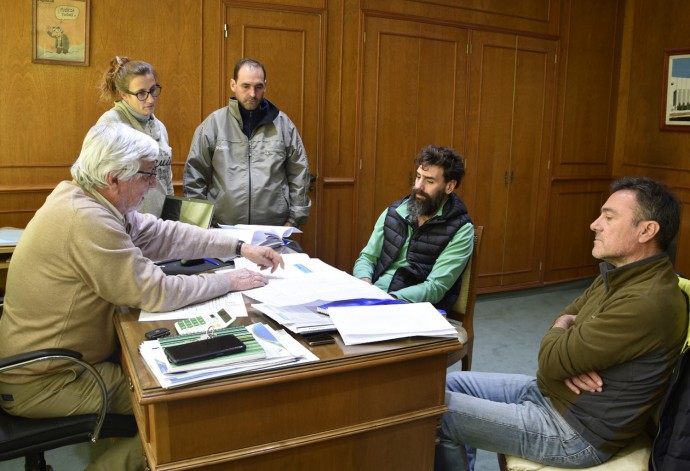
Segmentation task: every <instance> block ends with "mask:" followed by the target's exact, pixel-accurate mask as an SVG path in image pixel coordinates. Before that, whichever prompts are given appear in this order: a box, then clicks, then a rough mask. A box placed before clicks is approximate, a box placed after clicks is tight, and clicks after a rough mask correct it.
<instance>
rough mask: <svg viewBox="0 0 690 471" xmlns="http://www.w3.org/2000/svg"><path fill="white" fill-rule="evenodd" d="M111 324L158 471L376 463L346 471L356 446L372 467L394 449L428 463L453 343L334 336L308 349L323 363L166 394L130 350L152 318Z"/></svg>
mask: <svg viewBox="0 0 690 471" xmlns="http://www.w3.org/2000/svg"><path fill="white" fill-rule="evenodd" d="M253 320H258V319H248V320H247V322H251V321H253ZM260 320H262V321H264V322H267V321H266V320H265V319H260ZM117 324H118V335H119V336H120V338H121V341H122V344H123V350H124V351H123V360H124V361H123V367H124V368H125V370H126V374H127V375H128V376H130V377H131V381H132V402H133V404H134V407H135V414H136V416H137V421H138V424H139V428H140V431H141V432H142V440H143V441H144V446H145V449H146V452H147V455H148V457H149V461H150V464H151V465H152V467H154V469H182V468H181V467H182V466H184V467H187V466H197V465H202V464H204V465H208V464H211V463H215V462H223V463H224V464H223V465H222V466H221V465H219V466H221V467H219V468H218V469H235V468H234V466H239V468H237V469H243V468H242V466H250V465H251V466H255V465H256V464H257V460H258V461H259V462H262V463H271V462H273V461H274V460H278V461H280V462H281V463H286V462H290V461H292V460H302V459H305V460H306V457H307V456H311V455H313V458H314V459H316V457H319V458H318V461H320V463H319V466H315V468H314V469H319V468H320V469H382V468H380V467H379V468H375V467H371V468H369V467H367V466H363V464H362V463H358V464H357V466H356V467H355V468H352V467H350V464H353V463H352V461H351V460H353V459H355V456H352V453H353V452H354V449H355V448H356V449H357V450H358V451H357V453H356V455H357V456H361V455H363V456H369V455H371V456H369V458H367V459H366V460H365V461H367V462H369V460H374V461H372V462H371V463H373V462H378V460H379V459H380V458H379V457H380V456H386V455H387V454H388V453H389V452H390V453H392V455H393V456H394V458H395V459H399V460H400V461H401V463H403V466H402V467H400V466H396V469H425V468H426V467H427V466H421V467H420V466H417V464H419V463H420V461H419V460H422V461H421V462H422V463H426V464H427V465H428V464H429V463H432V462H433V443H434V437H435V427H436V424H437V420H438V417H439V416H440V414H442V413H443V411H444V410H445V406H444V382H445V370H446V357H447V354H448V352H450V351H453V350H456V349H457V348H458V347H459V344H458V342H457V341H453V340H440V339H421V340H409V339H408V340H404V341H397V342H385V343H381V344H373V345H367V346H349V347H348V346H345V345H343V344H342V342H341V341H340V339H339V338H338V342H337V343H336V344H335V345H329V346H322V347H313V348H312V350H313V351H314V353H315V354H316V355H317V356H319V358H321V361H319V362H315V363H310V364H305V365H301V366H295V367H288V368H282V369H280V370H276V371H271V372H263V373H258V374H251V375H242V376H236V377H231V378H227V379H221V380H216V381H211V382H207V383H200V384H197V385H193V386H190V387H185V388H180V389H173V390H164V389H162V388H160V387H159V386H158V383H157V382H156V380H155V378H153V376H152V375H151V373H150V372H149V371H148V369H147V367H146V366H145V365H144V363H143V361H142V359H141V357H140V356H139V354H138V352H137V350H136V347H138V345H139V344H140V343H141V341H142V339H143V332H145V331H146V330H150V329H152V328H154V327H157V326H158V323H138V322H136V316H134V315H132V314H127V315H123V316H120V319H119V322H118V323H117ZM165 324H166V323H160V325H165ZM386 437H388V438H386ZM396 437H398V438H396ZM403 437H406V438H404V439H403ZM374 444H376V445H374ZM383 445H385V446H384V448H383V449H382V448H381V446H383ZM393 448H395V449H396V451H395V452H392V451H390V450H389V449H391V450H392V449H393ZM387 450H388V451H387ZM374 455H376V457H377V458H376V459H374ZM408 455H409V456H408ZM362 459H363V458H362ZM389 459H391V458H389ZM285 460H287V461H285ZM323 460H327V462H328V463H329V465H328V466H324V462H323ZM228 461H230V462H232V463H233V467H232V468H229V467H228V465H229V463H228ZM394 461H395V460H394ZM386 463H388V465H390V463H391V462H390V461H386ZM413 463H415V466H412V464H413ZM388 465H387V466H385V467H384V468H386V467H388ZM303 466H306V464H304V463H302V464H301V465H300V467H299V469H309V468H307V467H303ZM372 466H373V465H372ZM408 466H409V467H408ZM204 469H206V468H204ZM209 469H214V468H209ZM252 469H256V468H252ZM267 469H270V468H267ZM283 469H286V468H283Z"/></svg>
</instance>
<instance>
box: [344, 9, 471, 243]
mask: <svg viewBox="0 0 690 471" xmlns="http://www.w3.org/2000/svg"><path fill="white" fill-rule="evenodd" d="M364 22H365V34H366V42H365V44H364V65H363V69H362V77H363V78H362V93H361V109H362V111H361V125H360V128H361V134H360V142H361V159H362V160H361V171H360V173H359V182H358V195H357V196H358V201H357V209H356V211H357V217H358V221H357V224H358V227H357V236H356V242H357V251H359V250H360V249H361V248H362V247H364V245H365V244H366V242H367V240H368V238H369V236H370V234H371V230H372V228H373V226H374V223H375V221H376V219H377V218H378V216H379V214H380V213H381V212H382V211H383V210H384V209H385V208H386V207H387V206H388V205H390V204H391V203H392V202H393V201H396V200H398V199H400V198H402V197H403V196H405V195H407V194H409V192H410V189H411V187H412V185H413V184H414V176H415V171H416V168H415V167H414V158H415V156H416V155H417V153H418V152H419V150H420V149H421V148H422V147H424V146H426V145H429V144H436V145H446V146H452V147H454V148H456V149H457V150H458V151H460V152H461V153H463V152H464V147H465V145H464V140H465V139H464V137H465V102H466V81H467V72H466V71H467V65H466V64H467V52H466V51H467V36H468V32H467V30H464V29H460V28H449V27H445V26H438V25H435V26H432V25H427V24H423V23H417V22H411V21H404V20H396V19H388V18H377V17H365V20H364Z"/></svg>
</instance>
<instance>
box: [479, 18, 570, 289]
mask: <svg viewBox="0 0 690 471" xmlns="http://www.w3.org/2000/svg"><path fill="white" fill-rule="evenodd" d="M556 49H557V43H556V42H555V41H549V40H542V39H535V38H523V37H518V36H516V35H509V34H503V33H490V32H476V31H473V32H472V56H471V67H470V68H471V76H470V85H469V86H470V100H469V103H470V105H469V106H470V111H469V113H468V115H469V122H468V143H469V150H468V156H469V158H470V160H471V161H475V162H476V170H475V171H474V172H473V173H472V178H473V179H474V180H475V181H476V185H477V191H476V195H475V198H474V199H475V201H476V205H475V208H476V209H475V212H474V214H473V217H474V220H475V223H476V224H479V225H482V226H484V227H485V228H486V230H485V236H484V239H483V241H482V244H485V247H487V249H486V250H485V251H484V255H483V256H482V259H481V260H480V262H479V282H478V285H479V287H480V288H489V289H501V288H503V287H505V286H512V285H516V286H527V285H530V284H536V283H539V282H540V281H541V270H542V262H543V257H544V252H543V250H544V227H543V221H544V219H545V210H546V204H545V201H546V192H547V189H548V188H547V176H548V174H547V169H548V161H549V158H550V153H551V146H552V135H553V132H552V131H553V129H552V122H553V113H554V103H555V94H554V93H555V80H556V78H555V60H554V59H555V54H556Z"/></svg>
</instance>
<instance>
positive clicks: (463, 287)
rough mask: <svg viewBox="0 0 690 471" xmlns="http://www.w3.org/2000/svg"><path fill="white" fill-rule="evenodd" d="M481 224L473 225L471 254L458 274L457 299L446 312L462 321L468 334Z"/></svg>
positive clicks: (470, 326)
mask: <svg viewBox="0 0 690 471" xmlns="http://www.w3.org/2000/svg"><path fill="white" fill-rule="evenodd" d="M483 232H484V227H483V226H474V248H473V249H472V255H470V258H469V260H467V266H465V269H464V270H463V272H462V275H460V279H461V281H460V294H459V296H458V299H457V300H456V301H455V304H453V307H452V309H451V310H450V311H449V312H448V317H449V318H451V319H455V320H458V321H462V326H463V327H464V328H465V330H466V331H467V334H468V335H472V333H473V331H474V329H473V324H472V317H473V314H474V303H475V300H476V297H477V290H476V287H475V285H476V283H477V257H478V255H477V254H478V253H479V247H480V246H481V242H482V233H483Z"/></svg>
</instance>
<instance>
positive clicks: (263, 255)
mask: <svg viewBox="0 0 690 471" xmlns="http://www.w3.org/2000/svg"><path fill="white" fill-rule="evenodd" d="M242 256H244V257H245V258H247V260H250V261H252V262H254V263H256V264H257V265H259V267H261V269H262V270H265V269H267V268H270V269H271V273H273V272H274V271H276V270H277V269H278V267H280V268H285V263H284V262H283V257H281V256H280V254H279V253H278V252H276V251H275V250H273V249H271V248H269V247H262V246H260V245H249V244H244V245H243V246H242ZM261 286H263V285H261ZM254 288H255V287H254Z"/></svg>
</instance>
